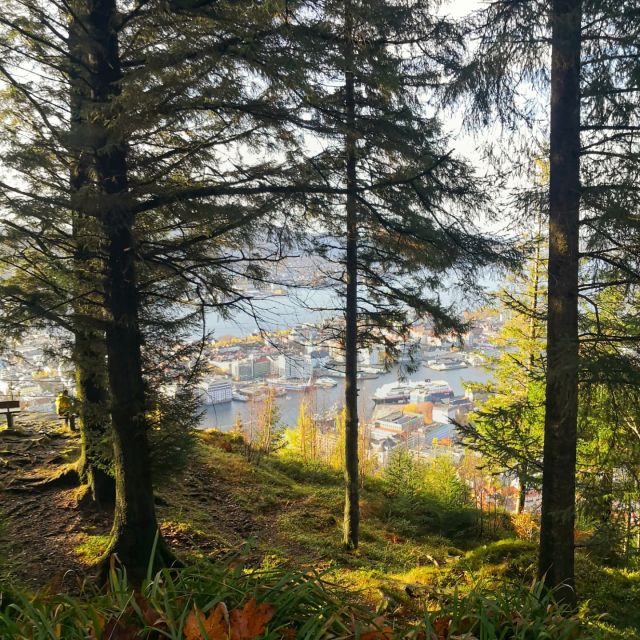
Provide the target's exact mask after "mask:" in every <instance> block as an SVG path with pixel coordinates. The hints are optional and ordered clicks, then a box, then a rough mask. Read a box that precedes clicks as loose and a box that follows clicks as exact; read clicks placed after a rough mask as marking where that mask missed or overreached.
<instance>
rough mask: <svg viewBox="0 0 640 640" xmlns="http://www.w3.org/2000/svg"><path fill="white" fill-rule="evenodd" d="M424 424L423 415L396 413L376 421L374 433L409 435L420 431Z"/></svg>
mask: <svg viewBox="0 0 640 640" xmlns="http://www.w3.org/2000/svg"><path fill="white" fill-rule="evenodd" d="M423 424H424V417H423V416H422V414H421V413H410V412H407V413H403V412H402V411H394V412H392V413H389V414H387V415H386V416H384V417H382V418H379V419H378V420H376V421H375V423H374V433H378V434H381V433H387V434H400V433H403V434H408V433H411V432H412V431H415V430H416V429H419V428H420V427H421V426H422V425H423Z"/></svg>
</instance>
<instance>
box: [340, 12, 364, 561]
mask: <svg viewBox="0 0 640 640" xmlns="http://www.w3.org/2000/svg"><path fill="white" fill-rule="evenodd" d="M344 27H345V47H344V60H345V111H346V128H347V130H346V135H345V155H346V173H347V201H346V214H347V255H346V280H347V295H346V304H345V325H346V326H345V384H344V395H345V398H344V399H345V469H344V480H345V502H344V534H343V544H344V546H345V547H346V548H348V549H357V547H358V533H359V527H360V505H359V499H360V496H359V493H360V490H359V482H358V209H357V201H356V197H357V194H356V161H357V160H356V140H357V133H356V118H355V86H354V85H355V81H354V76H353V55H354V53H353V15H352V13H351V6H350V2H347V3H346V5H345V19H344Z"/></svg>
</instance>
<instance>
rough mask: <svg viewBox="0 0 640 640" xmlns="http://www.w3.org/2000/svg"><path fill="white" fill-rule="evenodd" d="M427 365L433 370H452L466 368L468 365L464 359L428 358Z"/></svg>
mask: <svg viewBox="0 0 640 640" xmlns="http://www.w3.org/2000/svg"><path fill="white" fill-rule="evenodd" d="M427 366H428V367H429V369H433V370H434V371H452V370H453V369H466V368H467V367H468V366H469V365H468V364H467V363H466V362H465V361H464V360H429V362H428V363H427Z"/></svg>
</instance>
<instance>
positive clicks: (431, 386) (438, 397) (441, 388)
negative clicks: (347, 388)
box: [373, 380, 453, 404]
mask: <svg viewBox="0 0 640 640" xmlns="http://www.w3.org/2000/svg"><path fill="white" fill-rule="evenodd" d="M450 398H453V389H452V388H451V385H450V384H449V383H448V382H447V381H446V380H420V381H417V382H412V381H411V380H407V381H406V382H391V383H389V384H383V385H382V386H381V387H378V388H377V389H376V391H375V393H374V394H373V401H374V402H375V403H376V404H403V403H407V402H440V401H442V400H449V399H450Z"/></svg>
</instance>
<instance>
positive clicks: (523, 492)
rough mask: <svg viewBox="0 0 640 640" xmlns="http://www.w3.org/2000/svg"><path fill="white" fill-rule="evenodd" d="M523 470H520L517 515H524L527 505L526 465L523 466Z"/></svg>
mask: <svg viewBox="0 0 640 640" xmlns="http://www.w3.org/2000/svg"><path fill="white" fill-rule="evenodd" d="M523 467H524V468H523V469H521V470H520V478H519V479H518V484H519V485H520V487H519V489H518V504H517V505H516V513H524V508H525V505H526V503H527V481H526V473H527V472H526V464H524V465H523Z"/></svg>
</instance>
